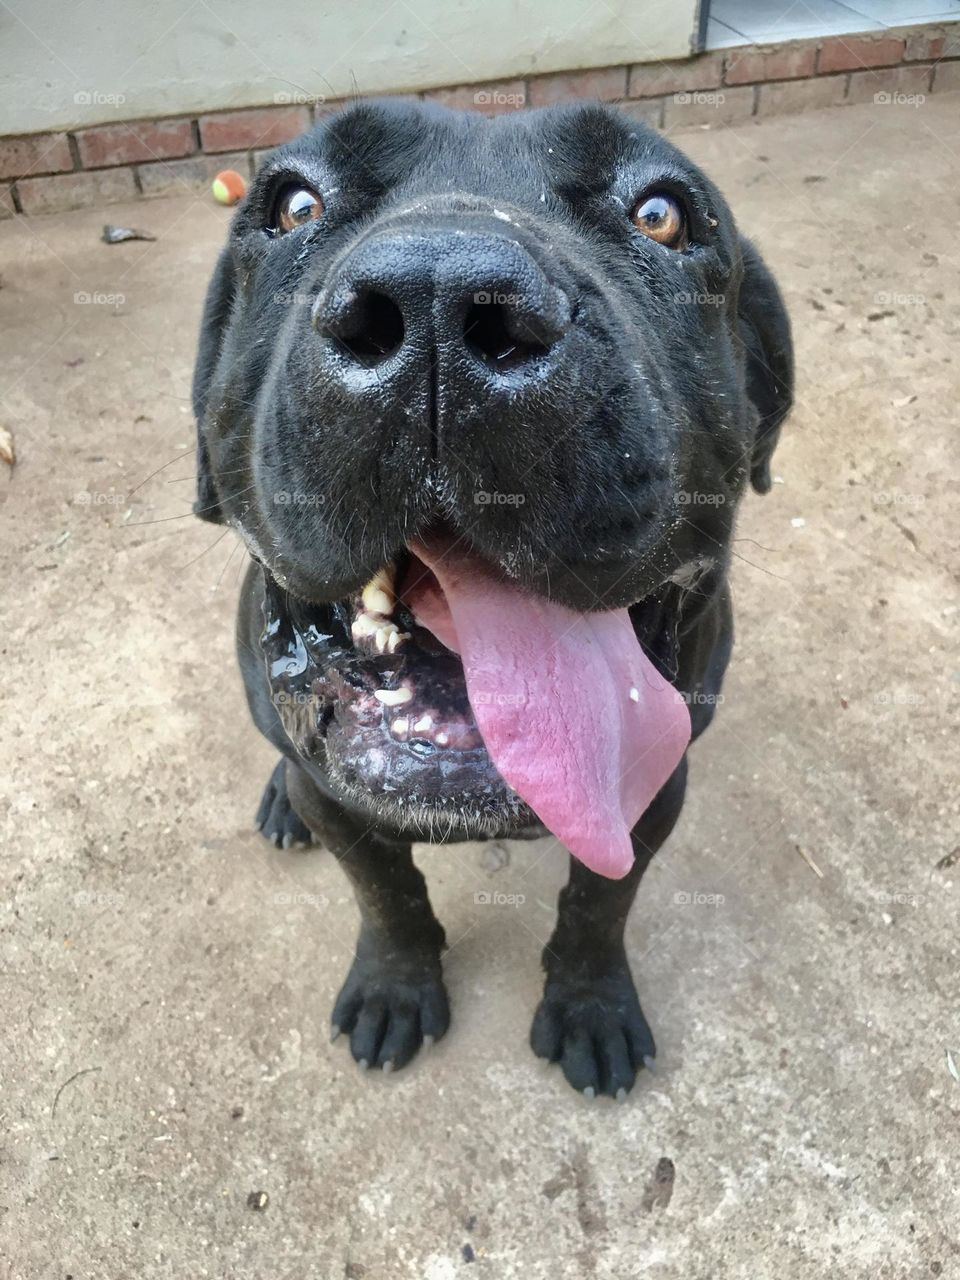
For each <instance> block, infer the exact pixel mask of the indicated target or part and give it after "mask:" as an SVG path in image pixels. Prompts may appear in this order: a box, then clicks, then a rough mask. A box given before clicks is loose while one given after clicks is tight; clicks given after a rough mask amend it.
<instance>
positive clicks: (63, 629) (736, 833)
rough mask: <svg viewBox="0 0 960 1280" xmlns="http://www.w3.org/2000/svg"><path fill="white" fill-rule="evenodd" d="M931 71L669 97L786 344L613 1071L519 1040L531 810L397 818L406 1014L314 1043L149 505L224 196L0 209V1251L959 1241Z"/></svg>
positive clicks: (431, 1266) (151, 1268)
mask: <svg viewBox="0 0 960 1280" xmlns="http://www.w3.org/2000/svg"><path fill="white" fill-rule="evenodd" d="M957 110H958V104H957V99H956V97H955V96H954V97H950V96H943V97H940V98H936V99H932V100H928V101H927V102H926V103H925V104H923V105H922V106H921V107H919V108H912V107H897V106H892V105H886V106H862V107H848V108H843V109H840V110H835V111H832V112H825V113H818V114H811V115H806V116H801V117H793V118H780V119H771V120H765V121H761V122H759V123H757V122H751V123H749V124H746V125H744V126H742V127H737V128H726V129H721V130H717V131H715V132H714V131H710V132H694V133H688V134H686V135H685V136H684V137H683V138H682V139H681V141H682V144H683V145H685V146H686V147H687V149H688V150H689V151H690V152H691V153H692V154H693V155H694V156H695V157H696V158H697V159H698V160H699V161H701V162H702V163H703V164H704V165H705V166H706V167H707V169H708V170H709V171H710V172H711V174H712V175H713V176H714V177H715V178H717V179H718V181H719V182H720V184H721V186H722V187H723V188H724V189H725V191H726V192H727V194H728V195H729V197H730V199H731V201H732V204H733V207H734V209H735V211H736V213H737V216H738V218H739V220H740V223H741V225H742V226H743V228H744V229H746V230H747V231H748V232H749V233H750V234H751V235H752V236H753V237H754V238H755V239H756V240H757V241H758V242H759V244H760V246H761V247H762V250H763V252H764V254H765V255H766V257H767V260H768V261H769V262H770V263H771V265H772V266H773V267H774V269H775V271H776V272H777V274H778V276H779V278H780V280H781V282H782V284H783V286H784V289H785V292H786V295H787V298H788V301H789V304H790V307H791V311H792V314H793V319H794V324H795V329H796V340H797V347H798V359H799V368H800V387H799V396H798V405H797V410H796V412H795V414H794V416H793V418H792V420H791V421H790V423H789V425H788V427H787V429H786V431H785V435H784V439H783V443H782V445H781V448H780V451H779V453H778V455H777V458H776V461H775V471H776V473H777V475H778V477H779V481H780V482H778V483H777V484H776V485H775V486H774V489H773V492H772V493H771V494H770V495H769V496H767V497H765V498H763V499H759V498H755V497H751V498H750V499H749V500H748V501H747V503H746V505H745V508H744V511H743V515H742V519H741V522H740V528H739V538H738V541H737V543H736V551H737V562H736V569H735V574H734V583H735V590H736V599H737V607H738V630H739V639H738V648H737V652H736V654H735V659H734V662H733V665H732V669H731V674H730V678H729V681H728V684H727V687H726V690H725V704H724V706H723V707H722V709H721V714H720V715H719V716H718V718H717V721H716V723H715V725H714V727H713V728H712V729H711V730H710V732H709V734H708V735H707V737H706V738H705V739H704V740H703V741H702V742H700V743H699V744H698V745H697V746H696V748H695V750H694V753H693V770H692V777H693V786H692V790H691V795H690V800H689V803H688V805H687V808H686V811H685V814H684V817H683V819H682V821H681V823H680V826H679V828H678V830H677V832H676V833H675V835H674V837H673V839H672V840H671V841H670V843H669V845H668V846H667V848H666V849H665V850H664V851H663V853H662V855H661V856H660V857H659V858H658V859H657V861H656V863H655V865H654V868H653V869H652V870H651V872H650V873H649V875H648V877H647V881H646V884H645V886H644V889H643V891H642V892H641V894H640V898H639V901H638V906H637V909H636V910H635V912H634V915H633V917H632V920H631V923H630V927H629V940H630V949H631V954H632V957H633V963H634V966H635V970H636V972H637V975H638V980H639V987H640V992H641V998H642V1000H643V1003H644V1007H645V1009H646V1012H647V1014H648V1016H649V1018H650V1021H651V1023H652V1024H653V1027H654V1030H655V1032H656V1035H657V1039H658V1044H659V1059H658V1071H657V1074H656V1075H655V1076H648V1077H646V1078H644V1079H642V1080H641V1082H640V1083H639V1085H638V1087H637V1088H636V1089H635V1090H634V1093H633V1095H632V1096H631V1098H630V1100H629V1101H628V1103H627V1104H626V1105H624V1106H620V1107H616V1106H613V1105H607V1104H606V1103H599V1102H595V1103H592V1104H591V1103H588V1102H586V1101H585V1100H584V1099H582V1098H580V1097H577V1096H575V1095H574V1094H573V1093H572V1092H571V1091H570V1090H569V1089H568V1088H567V1086H566V1084H565V1083H564V1082H563V1080H562V1079H561V1077H560V1075H559V1072H558V1071H556V1070H550V1069H548V1068H546V1067H544V1066H543V1065H542V1064H540V1063H538V1062H536V1061H535V1060H534V1059H533V1058H532V1056H531V1055H530V1053H529V1050H528V1049H527V1047H526V1035H527V1030H528V1026H529V1020H530V1017H531V1015H532V1012H533V1009H534V1006H535V1003H536V1000H537V996H538V990H539V985H540V976H539V973H538V955H539V950H540V946H541V942H542V940H543V939H544V938H545V937H546V935H547V932H548V930H549V929H550V926H551V921H552V914H553V905H552V904H553V902H554V900H555V895H556V892H557V889H558V887H559V885H560V883H561V880H562V876H563V859H562V857H561V856H560V855H559V853H558V852H557V851H556V849H555V848H554V847H553V846H552V845H551V843H550V842H547V841H543V842H538V843H537V844H535V845H532V846H528V845H516V846H512V847H510V848H509V849H507V850H494V851H491V849H490V848H481V847H459V848H454V849H449V850H444V849H431V850H425V851H423V853H422V856H421V859H420V860H421V863H422V865H423V866H424V867H425V869H426V871H427V875H428V878H429V880H430V883H431V888H432V895H433V900H434V903H435V906H436V908H437V911H438V914H439V915H440V917H441V919H443V921H444V923H445V924H446V927H447V931H448V936H449V937H450V939H451V941H452V943H453V945H452V947H451V950H450V953H449V956H448V957H447V963H446V971H447V977H448V982H449V986H450V991H451V997H452V1002H453V1009H454V1025H453V1027H452V1030H451V1032H450V1034H449V1036H448V1037H447V1039H446V1040H445V1041H444V1042H443V1043H442V1044H441V1045H439V1046H437V1047H436V1048H435V1049H434V1050H432V1051H431V1052H430V1053H429V1054H427V1055H425V1056H423V1057H421V1058H420V1059H419V1060H418V1061H417V1062H416V1063H415V1064H414V1065H413V1066H412V1067H411V1068H409V1069H407V1070H405V1071H403V1072H401V1073H398V1074H397V1075H396V1076H394V1077H391V1078H387V1079H384V1078H369V1077H362V1076H360V1075H359V1074H358V1073H357V1071H356V1069H355V1068H354V1066H353V1064H352V1062H351V1061H350V1060H349V1058H348V1055H347V1052H346V1049H345V1047H344V1046H343V1044H337V1045H330V1044H329V1043H328V1016H329V1012H330V1008H331V1004H332V1001H333V998H334V995H335V993H336V991H337V989H338V987H339V984H340V981H341V979H342V977H343V974H344V972H345V969H346V965H347V961H348V958H349V956H350V954H351V948H352V940H353V934H354V928H355V920H354V910H353V906H352V904H351V902H350V900H349V897H348V893H347V890H346V885H345V880H344V879H343V877H342V876H341V875H340V873H339V872H338V869H337V867H336V866H335V865H333V863H332V860H330V859H329V858H327V857H325V856H324V855H323V854H322V853H321V854H312V855H303V854H297V853H280V852H277V851H275V850H272V849H270V848H268V847H265V846H264V845H263V844H262V843H261V842H260V841H259V839H258V838H257V837H256V836H255V835H254V834H253V833H252V831H251V825H250V824H251V818H252V814H253V811H254V808H255V806H256V802H257V799H258V797H259V792H260V789H261V787H262V785H263V783H264V781H265V780H266V777H267V775H268V772H269V770H270V767H271V765H272V757H271V753H270V751H269V749H268V748H267V746H266V744H265V743H264V742H263V741H262V740H261V739H260V738H259V736H258V735H257V734H256V732H255V731H254V730H253V728H252V727H251V726H249V725H248V723H247V716H246V710H245V707H244V704H243V698H242V694H241V689H240V682H239V678H238V675H237V672H236V669H235V664H234V659H233V653H232V639H231V627H232V616H233V609H234V599H235V593H236V583H237V578H238V575H239V573H240V568H241V552H240V550H239V548H238V547H237V546H236V544H235V542H234V538H233V535H232V534H225V535H222V534H221V532H220V531H218V530H216V529H211V528H209V527H207V526H204V525H201V524H200V523H198V522H196V521H195V520H193V519H191V518H190V517H189V516H188V515H187V512H188V505H189V500H190V497H191V489H192V485H191V479H190V476H191V458H190V452H191V449H192V443H191V438H192V423H191V417H190V413H189V406H188V401H187V395H188V386H189V378H190V367H191V360H192V354H193V344H194V334H195V328H196V324H197V317H198V308H199V304H200V299H201V295H202V291H203V288H204V286H205V283H206V279H207V276H208V274H209V271H210V269H211V266H212V264H213V261H214V257H215V254H216V252H217V249H218V246H219V244H220V242H221V240H222V237H223V233H224V229H225V225H226V220H227V215H226V214H225V213H224V211H222V210H220V209H217V208H216V207H214V206H213V205H212V204H206V203H204V202H198V201H195V200H193V199H192V198H189V197H186V196H185V197H183V198H178V199H171V200H166V201H162V202H152V203H149V204H146V203H137V204H136V205H131V206H130V207H129V208H124V207H119V208H111V210H110V211H109V216H110V219H111V220H112V221H117V222H124V221H126V220H127V219H129V220H130V221H131V222H132V223H133V224H134V225H146V226H147V227H148V228H149V229H150V230H152V231H153V232H154V233H155V234H156V235H157V236H158V237H159V239H158V240H157V242H156V243H154V244H127V245H122V246H114V247H107V246H105V245H103V244H101V243H100V241H99V239H98V235H99V230H100V225H101V223H102V222H103V221H104V215H103V213H102V212H100V213H98V212H97V211H89V212H83V213H77V214H71V215H64V216H57V217H50V218H34V219H29V220H17V221H13V222H8V223H6V224H4V225H2V226H0V270H2V280H3V287H2V289H0V312H2V316H3V323H4V331H5V340H4V347H5V357H6V358H5V361H4V364H5V369H4V379H3V380H4V383H5V388H4V392H3V400H2V412H0V422H2V425H4V426H6V427H8V428H9V429H10V430H11V431H13V433H14V435H15V437H16V443H17V447H18V451H19V461H18V464H17V466H16V469H15V471H14V472H13V474H12V475H10V474H0V504H2V506H0V523H2V530H3V532H2V543H0V555H2V562H3V582H4V591H3V606H2V614H3V618H2V636H3V640H2V647H3V655H2V658H3V665H2V667H0V686H2V703H3V719H2V743H3V752H4V766H5V767H4V768H3V779H4V781H3V783H2V790H0V831H2V837H3V852H2V865H3V873H4V879H5V882H6V894H5V898H4V905H3V917H2V926H3V928H2V971H0V982H2V987H0V989H2V991H3V996H4V1008H5V1023H6V1026H7V1033H6V1035H5V1036H4V1039H3V1044H2V1047H0V1070H2V1092H0V1111H2V1117H0V1123H2V1162H0V1227H2V1229H0V1257H2V1258H3V1260H4V1262H3V1265H4V1266H5V1268H6V1270H5V1271H4V1270H2V1268H0V1274H3V1275H6V1276H9V1277H11V1278H12V1280H33V1278H34V1277H44V1278H47V1277H50V1278H57V1280H61V1278H62V1277H65V1276H73V1277H74V1278H75V1280H81V1278H87V1277H90V1278H91V1280H93V1278H94V1277H95V1278H96V1280H114V1278H119V1277H129V1276H149V1277H154V1276H156V1277H160V1276H177V1277H180V1276H190V1277H201V1276H210V1277H217V1278H220V1277H231V1278H232V1277H269V1278H270V1280H287V1278H289V1280H300V1278H301V1277H305V1276H322V1277H352V1278H353V1280H356V1278H358V1277H367V1278H370V1280H372V1278H373V1277H378V1278H379V1277H389V1278H390V1280H393V1278H396V1280H406V1278H407V1277H410V1278H416V1280H421V1278H422V1280H449V1278H451V1277H454V1276H458V1275H461V1274H466V1275H472V1274H474V1273H476V1274H477V1275H478V1276H483V1275H489V1276H496V1277H512V1276H522V1277H524V1280H540V1278H541V1277H542V1278H543V1280H546V1278H547V1277H554V1276H557V1275H561V1276H568V1275H569V1276H583V1277H598V1278H601V1280H614V1278H617V1280H619V1278H621V1277H627V1276H639V1275H644V1276H649V1277H652V1278H653V1280H667V1278H670V1277H679V1276H684V1277H697V1278H700V1277H704V1278H706V1277H724V1280H739V1278H741V1277H743V1278H744V1280H746V1278H748V1277H749V1278H750V1280H755V1278H756V1277H758V1276H762V1277H766V1276H774V1275H776V1276H778V1277H780V1278H781V1280H788V1278H792V1277H820V1276H822V1275H824V1274H826V1273H828V1272H829V1274H831V1275H834V1274H835V1275H840V1276H844V1277H864V1280H866V1278H867V1277H870V1278H871V1280H876V1278H877V1277H883V1278H884V1280H887V1278H894V1277H897V1278H899V1277H924V1276H928V1275H942V1276H952V1275H960V1235H958V1217H957V1212H956V1187H957V1182H958V1168H957V1163H958V1153H960V1144H958V1142H957V1136H956V1135H957V1123H958V1119H960V1082H958V1080H957V1079H956V1078H954V1077H953V1076H952V1075H951V1072H950V1069H949V1063H948V1058H947V1050H949V1049H952V1050H953V1052H954V1054H955V1056H956V1060H957V1062H958V1063H960V1019H958V1005H957V958H958V947H957V928H956V919H957V906H956V902H957V895H958V892H960V852H958V846H960V839H958V835H957V829H956V819H957V796H958V790H957V778H956V737H955V732H956V718H957V716H956V712H957V702H958V692H960V683H958V675H957V669H956V668H957V664H956V648H955V643H954V641H953V633H954V629H955V625H956V621H957V613H956V607H957V599H956V582H955V576H954V574H955V569H956V566H957V562H958V560H957V524H956V477H957V472H956V457H955V452H954V451H955V437H956V403H957V381H958V379H957V359H958V357H957V328H958V326H957V297H958V274H960V273H958V265H960V264H958V251H957V238H956V235H957V197H956V166H957V155H956V137H957V129H956V125H957ZM81 293H86V294H90V295H100V296H102V297H103V298H105V299H106V300H100V301H91V302H86V303H78V302H75V300H74V298H75V295H76V294H81ZM110 295H114V296H113V297H112V298H111V296H110ZM2 470H3V468H2V466H0V471H2ZM506 853H509V860H508V859H507V858H506V856H505V854H506ZM485 889H490V890H493V889H495V890H499V891H501V892H502V893H504V894H514V895H522V897H523V901H522V903H521V904H520V905H514V906H510V907H506V906H502V907H497V906H493V905H483V904H482V903H478V902H477V901H476V899H475V894H477V893H478V892H479V891H481V890H485ZM78 1073H85V1074H78ZM261 1192H262V1193H265V1194H266V1196H267V1197H268V1199H267V1202H266V1204H265V1205H264V1204H263V1203H262V1197H260V1198H259V1199H257V1198H256V1195H255V1198H254V1200H253V1201H250V1200H249V1197H250V1196H251V1193H261ZM257 1205H259V1206H260V1207H259V1208H258V1207H255V1206H257Z"/></svg>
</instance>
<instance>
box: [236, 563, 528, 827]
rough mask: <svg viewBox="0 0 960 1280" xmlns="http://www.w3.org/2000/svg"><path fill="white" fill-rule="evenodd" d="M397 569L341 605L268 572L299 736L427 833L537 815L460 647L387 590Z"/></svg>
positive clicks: (291, 728)
mask: <svg viewBox="0 0 960 1280" xmlns="http://www.w3.org/2000/svg"><path fill="white" fill-rule="evenodd" d="M405 560H406V563H407V564H409V563H410V557H409V556H408V557H406V558H405ZM420 570H421V572H422V571H423V566H420ZM395 577H396V566H394V565H391V566H390V569H385V570H383V571H381V572H380V574H378V575H377V577H376V578H374V579H372V580H371V582H370V583H369V584H368V585H367V587H365V588H364V589H363V591H362V592H361V593H358V594H356V595H354V596H352V597H350V598H348V599H347V600H344V601H342V602H340V603H338V604H336V605H311V604H306V603H304V602H302V601H297V600H294V599H292V598H291V597H290V596H288V595H287V594H286V593H284V592H282V591H281V590H280V588H279V587H277V585H276V584H275V583H274V582H273V581H272V579H270V578H269V577H268V578H267V585H266V590H265V593H264V597H263V600H264V604H263V612H264V627H263V636H262V642H261V643H262V647H263V651H264V655H265V657H266V660H267V672H268V678H269V682H270V688H271V696H272V699H273V703H274V706H275V707H276V708H277V711H278V713H279V715H280V718H281V721H282V723H283V726H284V729H285V730H286V732H287V734H288V736H289V737H290V740H291V741H292V742H293V743H294V744H295V745H296V747H297V749H298V751H299V752H300V753H301V754H302V756H303V757H304V758H305V759H307V760H310V761H312V762H314V763H315V764H316V765H318V766H323V767H324V768H326V769H329V770H330V771H331V772H332V773H333V775H334V776H335V777H336V779H337V781H338V782H339V783H340V784H341V785H342V786H343V787H344V788H345V789H347V790H348V791H349V792H350V793H352V794H357V795H373V796H375V797H377V800H378V805H379V808H380V812H381V813H382V815H383V816H384V817H385V818H388V819H390V818H392V819H393V820H394V821H412V822H415V823H417V824H418V826H419V827H420V829H422V831H423V832H424V835H426V834H427V833H434V832H436V831H438V830H443V829H444V828H445V829H447V830H448V831H449V830H451V829H459V828H461V827H463V828H468V827H469V826H470V824H471V822H479V823H480V825H481V827H489V828H490V829H493V827H494V826H496V825H497V824H500V823H503V822H506V821H510V820H513V819H516V818H517V817H518V816H522V818H523V820H524V822H525V823H526V824H529V825H530V826H531V827H532V826H534V825H539V824H538V823H537V819H536V817H535V815H534V814H533V813H532V812H531V811H530V810H529V809H528V807H527V806H526V805H524V804H523V802H522V801H520V800H519V798H518V797H517V796H516V795H515V794H514V793H513V792H512V791H511V790H510V788H509V787H508V786H507V785H506V783H505V782H504V781H503V779H502V778H501V777H500V775H499V774H498V773H497V771H496V769H495V768H494V765H493V763H492V761H491V759H490V756H489V754H488V752H487V750H486V748H485V746H484V743H483V739H482V737H481V735H480V732H479V729H478V728H477V724H476V718H475V716H474V713H473V711H472V709H471V706H470V702H469V699H468V696H467V689H466V682H465V678H464V672H463V665H462V663H461V661H460V658H459V657H458V656H457V655H456V654H455V653H452V652H451V651H450V650H448V649H446V648H445V647H444V646H443V645H442V644H441V643H440V642H439V641H438V640H437V639H436V638H435V637H434V636H433V635H432V634H431V633H430V632H429V631H427V630H426V629H425V628H424V627H421V626H419V625H418V624H417V623H416V622H415V620H414V618H413V616H412V614H411V613H410V611H409V609H408V608H407V606H405V605H404V604H403V603H402V602H398V601H396V599H395V598H394V600H393V601H392V602H390V601H389V597H388V595H387V594H386V592H385V585H386V583H387V582H390V581H392V580H395ZM374 610H375V612H374ZM388 610H389V612H388ZM398 619H399V621H398ZM384 636H387V637H388V641H387V642H385V640H384ZM401 637H402V640H401ZM391 644H392V647H391Z"/></svg>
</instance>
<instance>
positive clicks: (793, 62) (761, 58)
mask: <svg viewBox="0 0 960 1280" xmlns="http://www.w3.org/2000/svg"><path fill="white" fill-rule="evenodd" d="M816 62H817V46H816V44H815V43H814V42H813V41H810V42H809V43H807V44H788V45H770V46H769V47H766V48H764V47H762V46H761V47H760V48H757V47H756V46H752V47H747V48H745V49H731V50H729V51H728V53H727V69H726V72H725V74H724V77H723V80H724V84H755V83H756V82H757V81H758V80H801V79H806V78H807V77H808V76H812V75H813V74H814V68H815V66H816Z"/></svg>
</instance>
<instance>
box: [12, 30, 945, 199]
mask: <svg viewBox="0 0 960 1280" xmlns="http://www.w3.org/2000/svg"><path fill="white" fill-rule="evenodd" d="M951 90H954V91H956V90H960V23H947V24H941V25H937V26H931V27H926V26H917V27H907V28H904V29H902V30H899V31H883V32H879V33H877V34H875V35H874V34H866V35H844V36H830V37H825V38H823V39H821V40H798V41H792V42H789V43H786V44H779V45H765V46H759V45H745V46H744V47H743V48H738V49H723V50H717V51H715V52H711V53H704V54H701V55H700V56H699V57H696V58H691V59H687V60H684V61H680V62H658V63H643V64H639V65H636V66H621V67H601V68H599V69H596V70H592V71H575V72H556V73H553V74H551V75H546V76H535V77H531V78H530V79H527V80H509V81H502V82H499V83H491V84H475V85H456V86H453V87H451V88H445V89H429V90H427V91H426V92H424V93H421V94H420V95H419V96H420V97H421V98H422V99H424V100H426V101H432V102H440V103H444V104H445V105H447V106H451V107H456V108H460V109H465V110H471V111H480V112H483V113H485V114H494V113H500V112H506V111H516V110H520V109H523V108H525V107H541V106H550V105H552V104H554V103H558V102H570V101H577V100H586V99H594V100H596V99H599V100H600V101H603V102H616V103H619V104H620V105H621V106H622V107H623V109H624V110H626V111H627V112H628V113H629V114H630V115H631V116H633V117H634V118H635V119H637V120H642V121H645V122H646V123H649V124H652V125H655V126H656V127H658V128H662V129H665V130H666V131H667V132H670V133H672V132H673V131H675V130H682V129H684V128H704V127H712V126H722V125H728V124H741V123H743V122H745V121H747V120H750V119H751V118H753V117H757V116H760V117H763V116H769V115H778V114H782V113H786V112H794V111H802V110H805V109H810V108H815V107H825V106H833V105H837V104H841V103H845V102H850V103H864V102H867V103H869V102H874V103H876V105H877V106H878V107H883V108H892V107H895V106H904V107H916V108H919V107H921V106H922V103H923V101H924V100H925V98H926V96H927V95H929V94H930V93H939V92H946V91H951ZM339 105H340V104H338V103H332V102H326V101H323V100H322V99H319V98H316V99H311V100H310V101H309V102H292V101H289V100H285V101H284V102H282V103H279V102H278V103H277V104H276V105H274V106H269V107H254V108H250V109H248V110H242V111H220V112H215V113H212V114H209V115H201V116H199V117H196V118H187V117H179V118H175V119H169V120H146V121H144V120H137V121H131V122H129V123H118V124H104V125H97V126H95V127H93V128H89V129H81V130H77V131H76V132H74V133H69V132H58V133H47V134H31V135H29V136H27V137H5V138H3V137H0V219H2V218H5V217H12V216H14V215H15V214H17V213H25V214H36V213H51V212H55V211H58V210H62V209H77V208H83V207H86V206H90V205H99V204H107V203H110V202H112V201H117V200H127V199H131V198H133V197H136V196H157V195H168V194H171V193H175V192H178V191H179V192H182V191H185V190H187V191H206V190H208V189H209V186H210V182H211V180H212V178H213V176H214V175H215V174H216V173H217V172H218V170H220V169H237V170H239V171H240V172H241V173H242V174H244V175H245V176H249V174H250V173H252V171H253V170H254V169H255V168H256V166H257V165H258V164H259V163H260V161H261V159H262V158H263V156H264V155H265V154H266V153H267V152H268V151H269V150H270V149H271V148H272V147H275V146H278V145H279V144H280V143H282V142H288V141H289V140H290V139H291V138H294V137H296V136H297V134H299V133H302V132H303V130H304V129H306V128H309V126H310V125H311V124H312V123H313V122H315V121H316V120H319V119H321V118H322V117H323V116H325V115H328V114H330V113H331V112H332V111H334V110H336V109H337V107H338V106H339Z"/></svg>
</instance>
